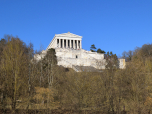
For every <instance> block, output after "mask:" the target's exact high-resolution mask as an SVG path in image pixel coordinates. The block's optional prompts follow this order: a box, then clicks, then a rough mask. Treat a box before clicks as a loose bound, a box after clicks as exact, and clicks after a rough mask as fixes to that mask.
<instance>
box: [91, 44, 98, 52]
mask: <svg viewBox="0 0 152 114" xmlns="http://www.w3.org/2000/svg"><path fill="white" fill-rule="evenodd" d="M96 49H97V48H96V47H95V45H94V44H92V45H91V47H90V51H92V52H96Z"/></svg>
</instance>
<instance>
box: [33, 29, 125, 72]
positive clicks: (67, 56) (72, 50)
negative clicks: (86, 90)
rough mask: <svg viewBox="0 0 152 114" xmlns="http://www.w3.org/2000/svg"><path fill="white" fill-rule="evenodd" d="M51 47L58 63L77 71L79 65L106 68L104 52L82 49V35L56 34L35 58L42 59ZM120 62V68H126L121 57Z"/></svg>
mask: <svg viewBox="0 0 152 114" xmlns="http://www.w3.org/2000/svg"><path fill="white" fill-rule="evenodd" d="M50 48H54V49H55V51H56V56H57V61H58V65H62V66H64V67H67V68H73V69H74V70H76V71H79V70H78V69H77V67H78V66H87V67H88V66H89V67H92V68H96V69H105V64H106V62H105V59H104V54H99V53H96V52H91V51H86V50H84V49H82V36H79V35H75V34H73V33H70V32H68V33H63V34H56V35H55V36H54V38H53V40H52V41H51V43H50V44H49V45H48V47H47V49H46V50H43V51H42V53H41V54H36V55H34V58H35V59H36V60H40V59H41V58H43V57H44V56H45V55H46V53H47V50H48V49H50ZM119 62H120V65H119V66H120V68H122V69H123V68H125V62H124V60H123V59H119Z"/></svg>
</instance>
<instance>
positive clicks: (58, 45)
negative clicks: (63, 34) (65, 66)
mask: <svg viewBox="0 0 152 114" xmlns="http://www.w3.org/2000/svg"><path fill="white" fill-rule="evenodd" d="M58 47H59V48H60V39H59V45H58Z"/></svg>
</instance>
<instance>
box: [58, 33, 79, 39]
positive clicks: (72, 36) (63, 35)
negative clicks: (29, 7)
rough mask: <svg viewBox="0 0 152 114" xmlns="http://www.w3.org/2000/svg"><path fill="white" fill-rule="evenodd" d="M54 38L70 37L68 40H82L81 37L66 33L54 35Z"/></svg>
mask: <svg viewBox="0 0 152 114" xmlns="http://www.w3.org/2000/svg"><path fill="white" fill-rule="evenodd" d="M55 36H56V37H70V38H82V36H79V35H76V34H73V33H70V32H67V33H62V34H55Z"/></svg>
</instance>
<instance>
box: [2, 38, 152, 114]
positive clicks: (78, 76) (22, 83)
mask: <svg viewBox="0 0 152 114" xmlns="http://www.w3.org/2000/svg"><path fill="white" fill-rule="evenodd" d="M124 53H125V54H123V55H125V56H123V58H125V59H126V60H127V61H128V62H127V65H126V69H118V67H117V66H118V58H117V56H116V55H115V54H113V53H112V52H111V53H108V54H106V56H107V57H106V61H107V65H106V69H105V70H103V72H85V71H84V72H75V71H73V70H72V69H66V68H63V67H61V66H57V65H56V64H57V60H56V56H55V50H54V49H50V50H49V51H48V52H47V55H46V56H45V57H44V58H43V59H42V60H41V61H35V60H34V58H33V57H34V54H35V52H34V50H33V45H32V44H31V43H30V44H29V45H26V44H25V43H24V42H22V41H21V40H20V39H19V38H17V37H13V36H6V37H5V39H1V40H0V109H1V110H3V111H4V112H5V111H7V110H8V109H9V110H11V112H12V113H15V112H16V110H19V109H20V110H24V111H27V113H28V111H29V110H42V109H44V110H45V111H44V113H51V110H55V109H56V110H61V111H62V110H66V111H69V112H68V113H73V111H76V112H77V113H100V114H102V113H103V114H108V113H109V114H111V113H112V114H121V113H123V112H124V113H128V114H143V113H144V114H146V113H147V114H148V113H150V112H151V109H152V108H151V107H152V97H151V95H152V94H151V93H152V44H146V45H143V46H142V47H141V48H137V49H135V50H134V51H132V55H131V57H130V56H129V55H128V52H124ZM35 113H36V112H35ZM41 113H43V111H41ZM62 113H63V112H62Z"/></svg>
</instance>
